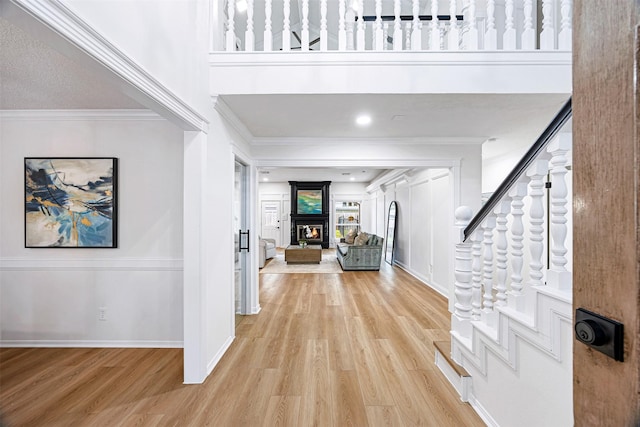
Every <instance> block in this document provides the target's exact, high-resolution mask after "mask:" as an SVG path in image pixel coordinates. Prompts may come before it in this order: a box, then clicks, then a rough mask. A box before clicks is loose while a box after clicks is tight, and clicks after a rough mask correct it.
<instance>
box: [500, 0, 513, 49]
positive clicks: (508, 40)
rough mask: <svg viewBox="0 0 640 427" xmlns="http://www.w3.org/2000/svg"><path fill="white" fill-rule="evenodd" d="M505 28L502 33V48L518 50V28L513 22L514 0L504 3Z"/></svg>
mask: <svg viewBox="0 0 640 427" xmlns="http://www.w3.org/2000/svg"><path fill="white" fill-rule="evenodd" d="M504 12H505V29H504V34H503V35H502V49H503V50H516V29H515V26H514V24H513V0H506V1H505V4H504Z"/></svg>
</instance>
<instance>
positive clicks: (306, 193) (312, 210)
mask: <svg viewBox="0 0 640 427" xmlns="http://www.w3.org/2000/svg"><path fill="white" fill-rule="evenodd" d="M321 213H322V190H298V214H304V215H317V214H321Z"/></svg>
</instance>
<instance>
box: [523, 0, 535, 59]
mask: <svg viewBox="0 0 640 427" xmlns="http://www.w3.org/2000/svg"><path fill="white" fill-rule="evenodd" d="M535 48H536V33H535V31H534V30H533V0H524V29H523V30H522V50H534V49H535Z"/></svg>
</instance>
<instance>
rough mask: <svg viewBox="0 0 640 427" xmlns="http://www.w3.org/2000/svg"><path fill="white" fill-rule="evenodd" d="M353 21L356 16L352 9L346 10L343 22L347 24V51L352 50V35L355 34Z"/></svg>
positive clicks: (353, 46)
mask: <svg viewBox="0 0 640 427" xmlns="http://www.w3.org/2000/svg"><path fill="white" fill-rule="evenodd" d="M355 19H356V14H355V13H354V11H353V9H351V8H348V9H347V13H346V14H345V20H346V22H347V50H354V49H355V45H354V34H355V25H356V23H355Z"/></svg>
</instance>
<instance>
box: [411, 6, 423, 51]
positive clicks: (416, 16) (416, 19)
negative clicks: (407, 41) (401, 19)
mask: <svg viewBox="0 0 640 427" xmlns="http://www.w3.org/2000/svg"><path fill="white" fill-rule="evenodd" d="M421 26H422V24H421V23H420V4H419V1H418V0H413V24H412V26H411V50H421V49H422V30H421Z"/></svg>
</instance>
